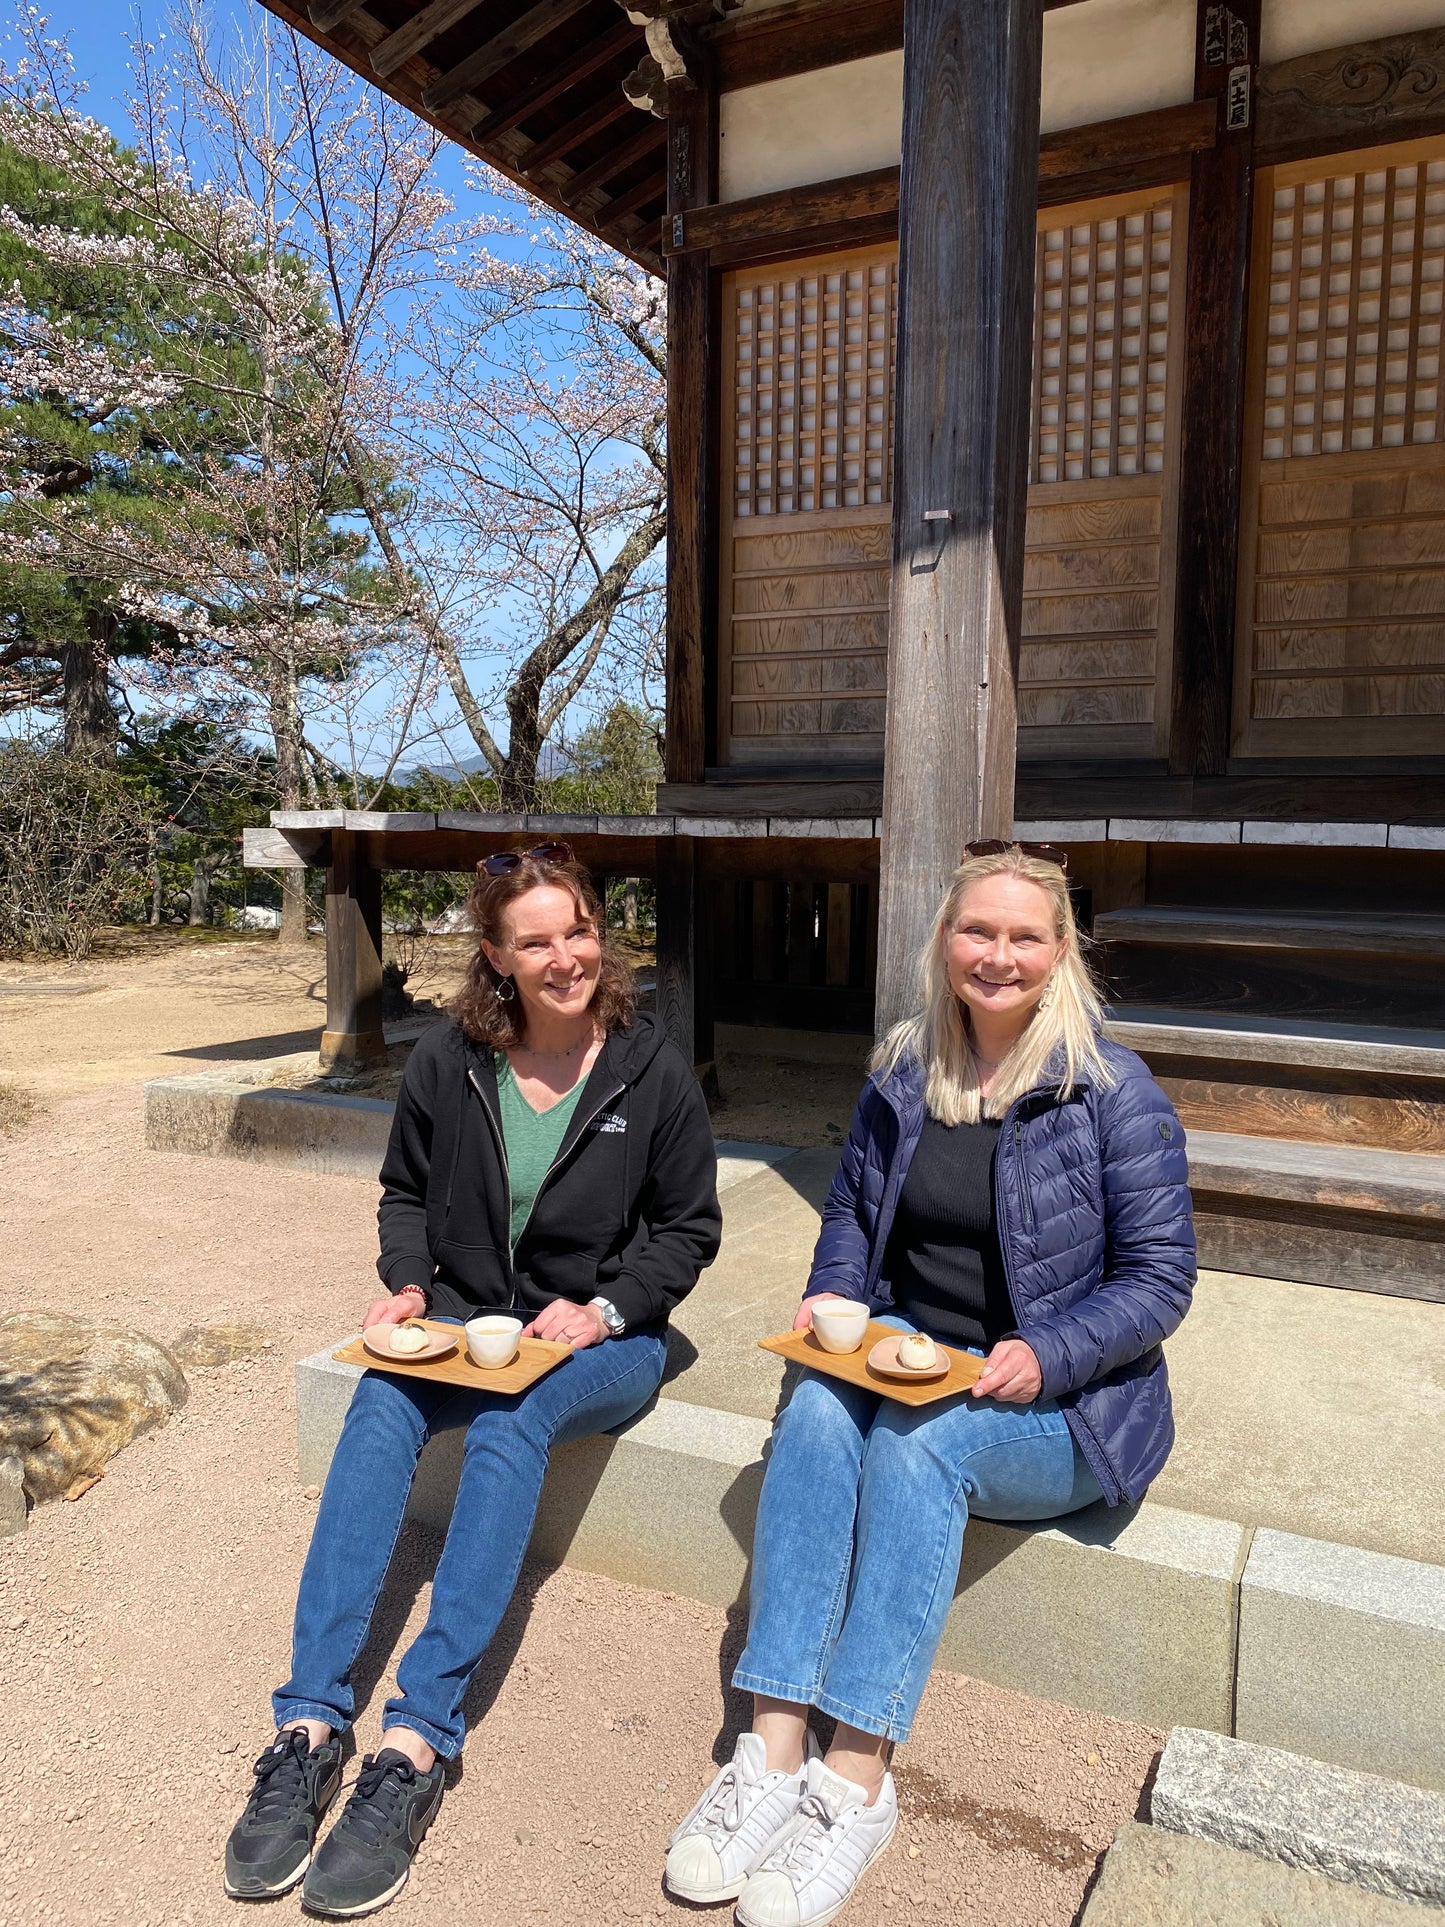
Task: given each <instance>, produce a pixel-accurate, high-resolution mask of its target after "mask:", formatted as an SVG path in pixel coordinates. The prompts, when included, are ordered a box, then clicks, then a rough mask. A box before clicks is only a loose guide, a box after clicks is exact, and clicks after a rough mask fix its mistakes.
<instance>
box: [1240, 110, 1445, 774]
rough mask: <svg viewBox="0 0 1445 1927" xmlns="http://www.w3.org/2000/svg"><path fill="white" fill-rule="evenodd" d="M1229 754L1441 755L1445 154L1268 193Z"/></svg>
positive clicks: (1338, 172)
mask: <svg viewBox="0 0 1445 1927" xmlns="http://www.w3.org/2000/svg"><path fill="white" fill-rule="evenodd" d="M1257 204H1258V210H1259V212H1258V218H1257V226H1256V235H1255V256H1254V300H1253V313H1252V317H1251V328H1252V334H1251V342H1250V363H1251V366H1250V383H1251V385H1250V396H1249V404H1250V405H1249V413H1248V428H1247V434H1248V437H1249V439H1248V444H1247V447H1246V457H1247V470H1246V482H1245V498H1244V504H1243V509H1244V515H1243V537H1244V539H1243V545H1242V556H1241V591H1240V600H1241V606H1240V622H1239V643H1238V653H1237V658H1236V681H1235V729H1234V748H1235V751H1236V753H1237V754H1240V755H1246V756H1271V757H1274V756H1323V755H1328V756H1340V755H1346V756H1351V755H1352V756H1362V755H1368V756H1380V755H1421V754H1426V753H1431V752H1433V753H1434V754H1437V755H1438V754H1440V753H1441V752H1442V751H1445V368H1442V364H1441V354H1442V346H1445V344H1442V338H1441V328H1442V312H1441V309H1442V294H1445V141H1441V140H1439V139H1434V140H1431V141H1417V142H1412V143H1410V144H1409V145H1407V146H1400V147H1394V148H1370V149H1367V150H1365V151H1363V152H1361V153H1358V154H1353V155H1338V154H1336V155H1331V156H1329V157H1328V158H1325V159H1317V160H1310V161H1300V162H1295V163H1292V164H1290V165H1289V166H1285V167H1278V168H1275V169H1273V170H1272V172H1271V173H1269V174H1265V175H1262V176H1261V178H1260V181H1259V184H1258V188H1257Z"/></svg>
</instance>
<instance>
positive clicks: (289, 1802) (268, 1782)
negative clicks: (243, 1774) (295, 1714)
mask: <svg viewBox="0 0 1445 1927" xmlns="http://www.w3.org/2000/svg"><path fill="white" fill-rule="evenodd" d="M283 1737H284V1739H285V1741H286V1744H285V1745H279V1744H277V1743H276V1742H274V1741H273V1742H272V1744H271V1745H270V1746H268V1747H267V1748H266V1751H265V1752H264V1753H263V1754H262V1755H261V1757H260V1759H259V1760H257V1762H256V1764H255V1765H254V1766H253V1767H252V1768H251V1771H252V1772H253V1773H254V1774H255V1776H256V1784H255V1786H254V1787H253V1788H252V1789H251V1799H250V1802H249V1805H250V1809H251V1816H252V1818H253V1819H256V1820H259V1821H262V1822H263V1823H268V1824H269V1823H270V1822H273V1821H277V1820H281V1819H283V1818H284V1817H285V1816H286V1814H288V1813H289V1812H290V1810H291V1808H292V1807H293V1806H294V1805H295V1804H296V1801H297V1799H298V1797H299V1796H300V1795H301V1794H303V1793H304V1792H305V1790H306V1774H305V1771H304V1762H305V1759H306V1755H307V1754H308V1752H309V1751H310V1748H309V1746H308V1745H307V1742H306V1735H305V1734H304V1733H303V1732H301V1731H300V1730H299V1729H296V1728H292V1729H291V1730H289V1731H288V1732H287V1733H286V1734H285V1735H284V1736H283Z"/></svg>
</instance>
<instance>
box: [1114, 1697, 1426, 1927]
mask: <svg viewBox="0 0 1445 1927" xmlns="http://www.w3.org/2000/svg"><path fill="white" fill-rule="evenodd" d="M1151 1800H1152V1807H1151V1817H1152V1818H1153V1821H1154V1824H1155V1826H1156V1827H1165V1828H1167V1829H1168V1830H1169V1831H1170V1832H1173V1833H1193V1834H1198V1835H1199V1836H1200V1837H1201V1838H1203V1839H1208V1840H1218V1841H1219V1842H1220V1843H1221V1844H1222V1845H1224V1846H1226V1847H1241V1848H1243V1849H1244V1850H1245V1851H1246V1852H1249V1853H1258V1854H1263V1855H1264V1856H1265V1857H1266V1858H1267V1859H1270V1860H1283V1861H1285V1862H1286V1863H1287V1864H1288V1865H1289V1866H1291V1867H1304V1868H1306V1869H1308V1870H1309V1871H1310V1872H1312V1873H1319V1874H1326V1875H1328V1876H1329V1878H1330V1879H1332V1880H1344V1881H1348V1882H1350V1883H1351V1884H1352V1885H1354V1886H1357V1887H1363V1888H1366V1889H1367V1890H1368V1891H1369V1892H1371V1893H1378V1894H1386V1895H1388V1896H1390V1897H1391V1898H1392V1899H1396V1900H1415V1901H1424V1902H1427V1903H1431V1904H1433V1905H1436V1906H1440V1905H1445V1798H1442V1797H1441V1795H1440V1794H1438V1793H1427V1792H1425V1791H1424V1790H1423V1789H1422V1788H1420V1787H1413V1786H1405V1785H1403V1784H1402V1783H1401V1782H1400V1781H1398V1780H1386V1779H1382V1778H1380V1777H1379V1776H1377V1775H1375V1774H1370V1773H1350V1772H1347V1771H1346V1770H1345V1769H1344V1768H1343V1767H1337V1766H1326V1765H1324V1764H1323V1763H1322V1762H1320V1761H1319V1760H1308V1759H1305V1758H1304V1757H1303V1756H1302V1755H1300V1754H1298V1753H1286V1752H1284V1751H1282V1750H1281V1749H1280V1748H1278V1747H1272V1746H1255V1745H1251V1744H1250V1743H1249V1742H1247V1741H1244V1740H1231V1739H1226V1738H1224V1737H1223V1736H1222V1735H1221V1734H1218V1733H1202V1732H1198V1731H1196V1730H1195V1729H1193V1728H1190V1727H1183V1726H1181V1727H1176V1728H1175V1730H1174V1731H1173V1732H1172V1733H1171V1734H1170V1735H1169V1744H1168V1745H1167V1746H1166V1747H1165V1749H1164V1755H1163V1758H1162V1759H1161V1760H1160V1762H1159V1771H1158V1774H1157V1776H1156V1778H1155V1781H1154V1790H1153V1794H1152V1796H1151Z"/></svg>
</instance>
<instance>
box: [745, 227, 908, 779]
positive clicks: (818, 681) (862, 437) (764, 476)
mask: <svg viewBox="0 0 1445 1927" xmlns="http://www.w3.org/2000/svg"><path fill="white" fill-rule="evenodd" d="M897 297H898V250H897V248H896V247H894V246H886V247H877V248H870V249H867V250H861V251H858V252H856V253H850V254H832V255H824V256H822V257H820V258H818V259H817V260H812V261H790V262H788V263H787V264H786V265H784V266H776V265H773V266H769V267H766V268H749V269H745V270H741V271H739V272H737V273H734V274H730V275H728V276H727V277H726V279H725V282H724V292H723V302H724V315H725V326H724V330H723V341H724V358H725V359H724V383H723V410H722V419H723V443H722V446H723V461H724V465H725V468H724V476H723V483H724V498H725V499H724V503H723V517H722V568H721V571H720V574H721V591H722V608H721V612H720V613H721V623H720V636H721V647H722V662H721V665H720V667H721V674H720V677H719V686H720V690H721V700H720V702H719V706H718V707H719V724H718V728H719V735H720V736H721V738H722V741H721V742H720V744H719V750H720V758H721V761H723V762H724V763H732V764H754V765H765V766H770V767H774V768H783V767H798V766H799V764H800V762H801V765H802V766H803V767H805V768H806V767H810V766H819V767H822V766H825V765H828V766H834V765H837V764H848V763H850V762H851V763H865V764H866V763H877V762H880V761H881V760H882V755H883V702H884V691H885V688H886V685H887V661H888V657H887V650H888V571H889V558H890V555H891V551H892V539H893V538H892V529H893V525H892V517H891V511H890V503H891V501H892V493H893V491H892V471H893V350H894V337H895V332H896V322H897Z"/></svg>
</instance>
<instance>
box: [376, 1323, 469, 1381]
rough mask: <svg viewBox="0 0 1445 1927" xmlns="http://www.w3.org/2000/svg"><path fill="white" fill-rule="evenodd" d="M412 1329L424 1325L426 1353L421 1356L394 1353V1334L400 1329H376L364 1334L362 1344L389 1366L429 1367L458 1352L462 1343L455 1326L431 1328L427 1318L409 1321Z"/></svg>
mask: <svg viewBox="0 0 1445 1927" xmlns="http://www.w3.org/2000/svg"><path fill="white" fill-rule="evenodd" d="M407 1323H408V1324H409V1325H420V1326H421V1328H422V1330H423V1331H424V1332H425V1333H426V1349H425V1351H420V1352H394V1351H393V1350H392V1349H391V1334H392V1333H393V1332H394V1331H400V1330H401V1329H402V1327H401V1326H400V1325H373V1326H372V1328H371V1330H370V1331H364V1332H363V1333H362V1334H361V1342H362V1344H363V1345H364V1346H365V1347H366V1349H367V1350H368V1351H369V1352H370V1353H371V1355H372V1357H373V1358H380V1359H384V1360H385V1362H386V1363H387V1364H388V1365H400V1366H401V1367H402V1368H403V1369H405V1368H406V1367H407V1366H408V1365H429V1364H430V1363H431V1362H432V1360H433V1359H434V1358H445V1357H446V1356H447V1354H448V1353H449V1352H454V1351H455V1350H456V1348H457V1346H458V1344H459V1343H460V1342H461V1333H460V1332H459V1330H458V1329H457V1327H456V1326H455V1325H440V1324H437V1325H429V1324H427V1322H426V1320H425V1319H424V1318H409V1319H408V1320H407Z"/></svg>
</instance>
